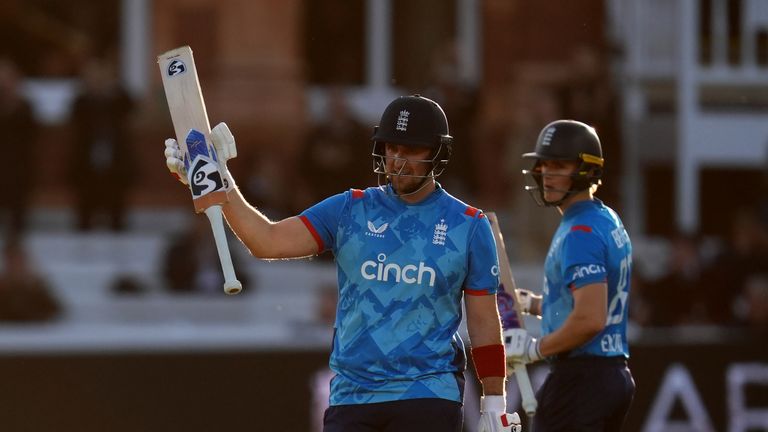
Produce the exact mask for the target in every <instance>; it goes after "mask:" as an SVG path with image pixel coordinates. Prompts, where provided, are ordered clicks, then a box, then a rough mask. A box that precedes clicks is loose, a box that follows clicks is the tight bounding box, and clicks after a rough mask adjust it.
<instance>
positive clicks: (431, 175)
mask: <svg viewBox="0 0 768 432" xmlns="http://www.w3.org/2000/svg"><path fill="white" fill-rule="evenodd" d="M399 175H400V174H399V173H397V174H394V173H393V174H384V178H385V179H386V181H385V182H384V183H383V184H382V182H381V177H382V176H381V175H379V179H378V183H379V186H380V187H381V186H385V185H389V190H391V194H392V195H394V196H396V197H405V196H410V195H413V194H416V193H419V192H420V191H421V190H422V189H424V188H425V187H427V185H429V183H430V180H432V181H434V180H435V175H434V170H432V171H430V172H429V173H428V174H427V175H425V176H423V178H422V180H421V185H419V187H418V188H416V190H414V191H412V192H408V193H400V192H398V191H397V189H395V185H393V184H392V180H391V179H390V176H399ZM420 177H421V176H420ZM388 193H390V192H389V191H388Z"/></svg>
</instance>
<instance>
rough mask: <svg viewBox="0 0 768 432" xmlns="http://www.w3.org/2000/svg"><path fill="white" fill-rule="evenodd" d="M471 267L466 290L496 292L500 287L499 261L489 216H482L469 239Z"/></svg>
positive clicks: (480, 293)
mask: <svg viewBox="0 0 768 432" xmlns="http://www.w3.org/2000/svg"><path fill="white" fill-rule="evenodd" d="M468 255H469V269H468V271H467V279H466V281H465V282H464V290H465V292H466V293H467V294H470V295H491V294H496V291H497V290H498V289H499V261H498V257H497V256H496V243H495V242H494V240H493V232H492V231H491V224H490V222H488V218H487V217H485V216H481V217H480V218H479V219H478V221H477V227H476V229H475V231H474V233H472V235H471V236H470V239H469V253H468Z"/></svg>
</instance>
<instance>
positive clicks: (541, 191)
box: [525, 186, 583, 207]
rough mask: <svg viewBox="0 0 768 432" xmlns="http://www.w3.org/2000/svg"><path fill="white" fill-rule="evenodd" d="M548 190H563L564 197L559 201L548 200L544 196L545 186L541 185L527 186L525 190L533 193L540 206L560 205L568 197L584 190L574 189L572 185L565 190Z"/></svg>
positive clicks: (557, 190)
mask: <svg viewBox="0 0 768 432" xmlns="http://www.w3.org/2000/svg"><path fill="white" fill-rule="evenodd" d="M548 190H549V191H550V192H562V193H563V197H562V198H560V199H559V200H557V201H547V199H546V198H544V192H545V190H544V188H543V187H539V186H526V187H525V191H526V192H528V193H529V194H531V197H533V200H534V201H536V204H538V205H539V207H560V205H562V204H563V203H564V202H566V201H567V200H568V198H570V197H572V196H573V195H576V194H577V193H579V192H583V190H574V189H573V186H571V188H570V189H568V190H563V189H548ZM537 192H538V193H537Z"/></svg>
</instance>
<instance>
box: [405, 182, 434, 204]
mask: <svg viewBox="0 0 768 432" xmlns="http://www.w3.org/2000/svg"><path fill="white" fill-rule="evenodd" d="M436 188H437V184H436V183H435V180H434V179H428V180H427V183H426V184H425V185H424V187H422V188H421V189H419V190H418V191H416V192H414V193H412V194H408V195H399V197H400V199H401V200H403V201H405V202H406V203H408V204H418V203H420V202H422V201H424V200H425V199H427V197H428V196H430V195H432V192H434V191H435V189H436Z"/></svg>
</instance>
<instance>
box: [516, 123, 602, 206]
mask: <svg viewBox="0 0 768 432" xmlns="http://www.w3.org/2000/svg"><path fill="white" fill-rule="evenodd" d="M523 159H533V160H534V164H533V168H531V169H529V170H523V175H525V176H526V178H528V179H529V181H528V182H527V183H528V185H526V186H525V190H526V191H528V193H530V194H531V196H532V197H533V199H534V200H535V201H536V203H537V204H539V205H540V206H559V205H560V204H562V203H563V202H564V201H565V200H566V199H568V198H569V197H570V196H572V195H573V194H576V193H579V192H581V191H584V190H587V189H590V188H592V186H593V185H599V184H600V178H601V177H602V175H603V150H602V147H601V145H600V138H599V137H598V136H597V132H595V129H594V128H592V127H591V126H589V125H587V124H584V123H582V122H578V121H575V120H557V121H554V122H552V123H550V124H548V125H546V126H544V128H543V129H542V130H541V133H539V137H538V139H537V140H536V147H535V149H534V151H533V152H531V153H525V154H523ZM544 160H561V161H576V162H579V166H578V168H577V169H576V170H575V171H574V172H573V173H571V174H568V176H569V177H570V178H571V180H572V182H571V187H570V189H568V190H567V191H566V190H563V191H561V192H565V193H564V195H563V197H562V198H561V199H559V200H557V201H547V200H546V199H545V198H544V184H543V179H542V177H543V175H542V173H541V161H544ZM547 175H552V174H547ZM531 180H532V181H531Z"/></svg>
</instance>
